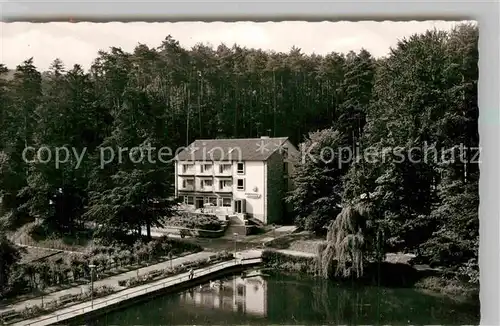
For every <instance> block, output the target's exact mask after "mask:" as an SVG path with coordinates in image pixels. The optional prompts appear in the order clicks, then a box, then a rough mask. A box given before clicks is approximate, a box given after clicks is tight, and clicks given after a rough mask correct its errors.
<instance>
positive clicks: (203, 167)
mask: <svg viewBox="0 0 500 326" xmlns="http://www.w3.org/2000/svg"><path fill="white" fill-rule="evenodd" d="M211 170H212V164H202V165H200V172H201V173H204V172H210V171H211Z"/></svg>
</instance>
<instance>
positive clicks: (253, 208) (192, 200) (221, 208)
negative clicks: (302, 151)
mask: <svg viewBox="0 0 500 326" xmlns="http://www.w3.org/2000/svg"><path fill="white" fill-rule="evenodd" d="M297 158H298V150H297V148H296V147H295V146H293V145H292V144H291V143H290V141H289V140H288V138H269V137H261V138H246V139H211V140H196V141H194V142H193V143H192V144H190V145H189V146H188V147H187V148H186V149H184V150H183V151H182V152H180V153H179V154H178V155H177V156H176V158H175V160H176V164H175V196H176V197H177V198H181V199H182V201H183V202H184V204H185V205H187V207H188V208H189V209H200V208H203V207H206V206H207V204H211V205H210V206H213V207H214V210H215V212H217V213H218V214H225V215H237V216H239V217H244V216H246V217H252V218H254V219H257V220H259V221H260V222H261V223H263V224H270V223H277V222H279V221H280V220H281V219H282V217H283V213H284V210H285V205H284V201H283V199H284V197H285V194H286V192H287V191H289V190H290V188H291V186H292V184H291V182H290V179H289V174H290V172H291V171H292V170H293V168H294V162H296V159H297Z"/></svg>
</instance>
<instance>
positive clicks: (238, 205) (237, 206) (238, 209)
mask: <svg viewBox="0 0 500 326" xmlns="http://www.w3.org/2000/svg"><path fill="white" fill-rule="evenodd" d="M245 208H246V207H245V200H244V199H235V200H234V212H235V213H237V214H244V213H246V209H245Z"/></svg>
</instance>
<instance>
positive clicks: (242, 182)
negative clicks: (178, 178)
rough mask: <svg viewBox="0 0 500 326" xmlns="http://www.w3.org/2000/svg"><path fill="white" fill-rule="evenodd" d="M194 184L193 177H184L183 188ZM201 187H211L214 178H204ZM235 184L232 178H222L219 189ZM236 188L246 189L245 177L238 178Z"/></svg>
mask: <svg viewBox="0 0 500 326" xmlns="http://www.w3.org/2000/svg"><path fill="white" fill-rule="evenodd" d="M193 186H194V180H193V179H184V180H182V188H188V187H193ZM200 186H201V189H203V188H210V187H212V186H213V180H212V179H203V180H201V184H200ZM232 186H233V181H232V180H220V181H219V189H226V188H231V187H232ZM236 189H238V190H245V179H236Z"/></svg>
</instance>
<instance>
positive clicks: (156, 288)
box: [13, 250, 262, 326]
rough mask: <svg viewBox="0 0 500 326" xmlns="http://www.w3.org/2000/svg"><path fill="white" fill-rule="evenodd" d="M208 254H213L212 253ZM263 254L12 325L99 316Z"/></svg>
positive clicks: (40, 325)
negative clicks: (191, 276)
mask: <svg viewBox="0 0 500 326" xmlns="http://www.w3.org/2000/svg"><path fill="white" fill-rule="evenodd" d="M202 253H204V252H202ZM200 254H201V253H200ZM208 254H209V255H210V254H213V253H208ZM261 254H262V252H261V251H260V250H248V251H244V252H240V253H237V258H236V259H234V260H231V261H228V262H222V263H218V264H215V265H212V266H208V267H205V268H201V269H197V270H194V271H193V278H192V280H191V279H190V275H189V274H190V273H189V272H185V273H182V274H180V275H176V276H172V277H169V278H165V279H161V280H158V281H155V282H152V283H149V284H144V285H140V286H136V287H133V288H127V289H125V290H122V291H120V292H117V293H114V294H111V295H109V296H106V297H102V298H98V299H95V300H93V304H91V303H90V302H88V301H87V302H83V303H80V304H77V305H73V306H70V307H67V308H63V309H60V310H58V311H56V312H54V313H52V314H48V315H44V316H40V317H37V318H33V319H30V320H24V321H21V322H18V323H15V324H13V325H16V326H17V325H19V326H21V325H22V326H27V325H34V326H45V325H51V324H55V323H58V324H59V323H64V324H67V323H68V322H69V321H70V320H72V319H75V318H79V317H82V316H89V317H90V316H95V315H99V314H101V313H104V312H107V311H110V310H111V309H116V308H120V307H123V306H124V305H126V304H131V303H135V302H137V301H138V300H141V299H145V298H148V297H149V296H153V295H158V294H160V293H162V292H164V291H167V290H170V291H176V290H179V289H180V288H183V287H186V286H187V287H189V286H192V285H193V284H195V283H198V282H202V281H206V279H207V277H213V276H214V275H216V274H220V273H221V272H224V273H226V272H230V271H234V270H235V269H241V268H242V267H243V268H246V267H248V266H251V265H256V264H260V263H261V262H262V259H261ZM103 281H105V280H103ZM115 282H116V281H115ZM115 284H116V283H115Z"/></svg>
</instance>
